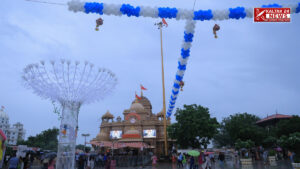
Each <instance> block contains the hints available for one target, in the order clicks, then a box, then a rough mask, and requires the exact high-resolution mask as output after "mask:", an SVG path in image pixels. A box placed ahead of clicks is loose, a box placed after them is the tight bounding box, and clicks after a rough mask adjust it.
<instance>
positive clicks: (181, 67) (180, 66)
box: [178, 62, 186, 70]
mask: <svg viewBox="0 0 300 169" xmlns="http://www.w3.org/2000/svg"><path fill="white" fill-rule="evenodd" d="M178 69H179V70H186V65H181V64H180V62H178Z"/></svg>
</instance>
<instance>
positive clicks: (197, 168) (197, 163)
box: [194, 156, 199, 169]
mask: <svg viewBox="0 0 300 169" xmlns="http://www.w3.org/2000/svg"><path fill="white" fill-rule="evenodd" d="M194 169H199V156H198V157H195V164H194Z"/></svg>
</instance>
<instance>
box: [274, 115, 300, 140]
mask: <svg viewBox="0 0 300 169" xmlns="http://www.w3.org/2000/svg"><path fill="white" fill-rule="evenodd" d="M295 132H300V117H299V116H293V118H291V119H286V120H281V121H280V122H278V123H277V125H276V135H277V137H278V138H279V137H281V136H283V135H285V136H289V135H290V134H292V133H295Z"/></svg>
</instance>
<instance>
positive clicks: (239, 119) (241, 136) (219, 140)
mask: <svg viewBox="0 0 300 169" xmlns="http://www.w3.org/2000/svg"><path fill="white" fill-rule="evenodd" d="M258 120H259V118H258V117H257V116H255V115H252V114H248V113H242V114H235V115H230V116H229V117H227V118H224V119H223V121H222V123H221V126H220V129H219V133H218V134H217V135H216V136H215V137H214V143H215V145H217V146H219V147H222V146H234V145H235V143H236V142H237V141H238V140H240V141H248V140H251V141H253V142H254V143H255V144H256V145H260V144H261V143H262V140H263V139H264V137H265V135H266V132H265V130H264V129H263V128H261V127H258V126H257V125H256V122H257V121H258Z"/></svg>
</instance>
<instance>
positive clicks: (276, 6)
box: [262, 4, 282, 8]
mask: <svg viewBox="0 0 300 169" xmlns="http://www.w3.org/2000/svg"><path fill="white" fill-rule="evenodd" d="M281 7H282V6H281V5H278V4H269V5H263V6H262V8H281Z"/></svg>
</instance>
